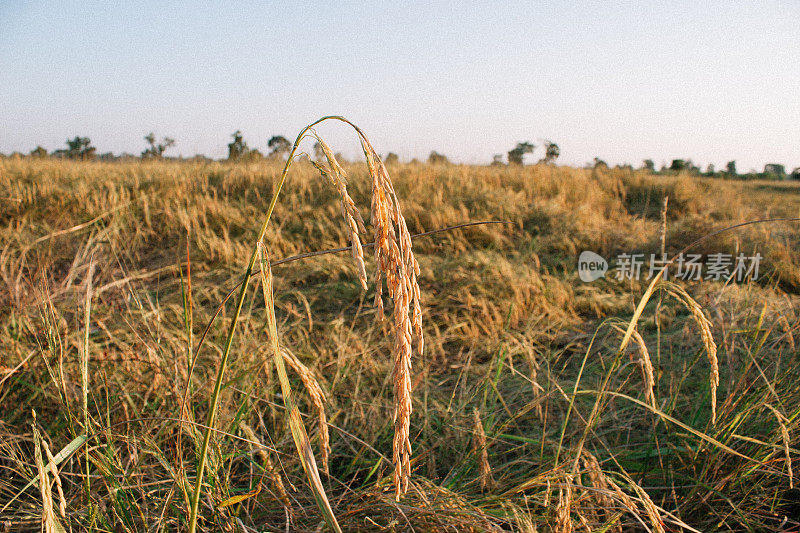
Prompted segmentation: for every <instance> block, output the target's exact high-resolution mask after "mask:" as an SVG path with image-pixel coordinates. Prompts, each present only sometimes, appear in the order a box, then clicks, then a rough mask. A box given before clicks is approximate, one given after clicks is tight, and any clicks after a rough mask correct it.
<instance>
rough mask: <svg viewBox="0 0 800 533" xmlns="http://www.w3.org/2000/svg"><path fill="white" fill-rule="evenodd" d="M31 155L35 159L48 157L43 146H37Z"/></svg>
mask: <svg viewBox="0 0 800 533" xmlns="http://www.w3.org/2000/svg"><path fill="white" fill-rule="evenodd" d="M31 155H32V156H33V157H47V150H45V149H44V148H42V147H41V146H37V147H36V148H34V149H33V150H31Z"/></svg>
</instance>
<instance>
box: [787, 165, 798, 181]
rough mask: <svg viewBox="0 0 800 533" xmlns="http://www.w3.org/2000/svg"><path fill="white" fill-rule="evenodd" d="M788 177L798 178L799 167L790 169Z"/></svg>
mask: <svg viewBox="0 0 800 533" xmlns="http://www.w3.org/2000/svg"><path fill="white" fill-rule="evenodd" d="M789 177H790V178H791V179H793V180H800V167H797V168H796V169H794V170H792V173H791V174H789Z"/></svg>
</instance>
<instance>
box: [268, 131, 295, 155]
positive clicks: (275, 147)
mask: <svg viewBox="0 0 800 533" xmlns="http://www.w3.org/2000/svg"><path fill="white" fill-rule="evenodd" d="M267 146H268V147H269V149H270V152H269V157H274V158H283V156H284V155H286V154H287V153H289V150H291V149H292V143H290V142H289V140H288V139H287V138H286V137H284V136H282V135H275V136H274V137H272V138H271V139H270V140H269V142H268V143H267Z"/></svg>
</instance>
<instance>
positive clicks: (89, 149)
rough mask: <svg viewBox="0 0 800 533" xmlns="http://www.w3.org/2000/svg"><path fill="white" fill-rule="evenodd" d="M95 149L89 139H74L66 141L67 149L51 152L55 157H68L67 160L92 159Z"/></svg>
mask: <svg viewBox="0 0 800 533" xmlns="http://www.w3.org/2000/svg"><path fill="white" fill-rule="evenodd" d="M96 151H97V149H96V148H95V147H94V146H92V141H90V140H89V137H75V138H74V139H67V149H66V150H64V149H61V150H56V151H55V152H53V155H54V156H55V157H68V158H69V159H94V156H95V152H96Z"/></svg>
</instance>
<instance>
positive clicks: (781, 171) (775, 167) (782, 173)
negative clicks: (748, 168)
mask: <svg viewBox="0 0 800 533" xmlns="http://www.w3.org/2000/svg"><path fill="white" fill-rule="evenodd" d="M764 174H765V175H766V177H769V178H777V179H784V178H786V167H784V166H783V165H780V164H778V163H767V164H766V165H764Z"/></svg>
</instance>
